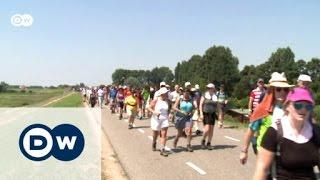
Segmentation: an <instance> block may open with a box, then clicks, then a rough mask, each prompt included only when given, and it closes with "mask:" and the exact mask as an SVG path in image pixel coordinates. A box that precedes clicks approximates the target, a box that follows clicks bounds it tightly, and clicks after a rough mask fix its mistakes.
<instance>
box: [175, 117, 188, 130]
mask: <svg viewBox="0 0 320 180" xmlns="http://www.w3.org/2000/svg"><path fill="white" fill-rule="evenodd" d="M174 126H175V127H176V128H177V129H185V128H191V127H192V118H191V116H176V118H175V124H174Z"/></svg>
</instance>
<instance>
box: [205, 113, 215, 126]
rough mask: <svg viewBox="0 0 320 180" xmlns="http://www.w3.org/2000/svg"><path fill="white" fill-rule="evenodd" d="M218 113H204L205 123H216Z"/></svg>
mask: <svg viewBox="0 0 320 180" xmlns="http://www.w3.org/2000/svg"><path fill="white" fill-rule="evenodd" d="M216 119H217V115H216V113H213V114H209V113H205V112H204V113H203V124H204V125H213V126H214V124H215V123H216Z"/></svg>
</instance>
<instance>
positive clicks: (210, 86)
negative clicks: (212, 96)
mask: <svg viewBox="0 0 320 180" xmlns="http://www.w3.org/2000/svg"><path fill="white" fill-rule="evenodd" d="M207 88H215V86H214V84H212V83H209V84H207Z"/></svg>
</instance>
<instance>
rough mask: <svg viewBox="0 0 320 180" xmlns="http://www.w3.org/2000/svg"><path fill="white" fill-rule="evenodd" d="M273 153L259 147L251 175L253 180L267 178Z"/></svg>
mask: <svg viewBox="0 0 320 180" xmlns="http://www.w3.org/2000/svg"><path fill="white" fill-rule="evenodd" d="M274 155H275V154H274V153H273V152H271V151H269V150H266V149H264V148H263V147H261V148H260V150H259V154H258V159H257V164H256V171H255V173H254V177H253V179H254V180H265V179H267V175H268V172H269V170H270V167H271V164H272V162H273V159H274Z"/></svg>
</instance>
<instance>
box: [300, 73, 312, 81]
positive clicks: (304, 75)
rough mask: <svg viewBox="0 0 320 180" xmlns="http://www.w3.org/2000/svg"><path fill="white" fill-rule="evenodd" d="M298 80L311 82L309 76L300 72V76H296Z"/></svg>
mask: <svg viewBox="0 0 320 180" xmlns="http://www.w3.org/2000/svg"><path fill="white" fill-rule="evenodd" d="M298 81H306V82H312V80H311V77H310V76H309V75H306V74H300V76H299V77H298Z"/></svg>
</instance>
